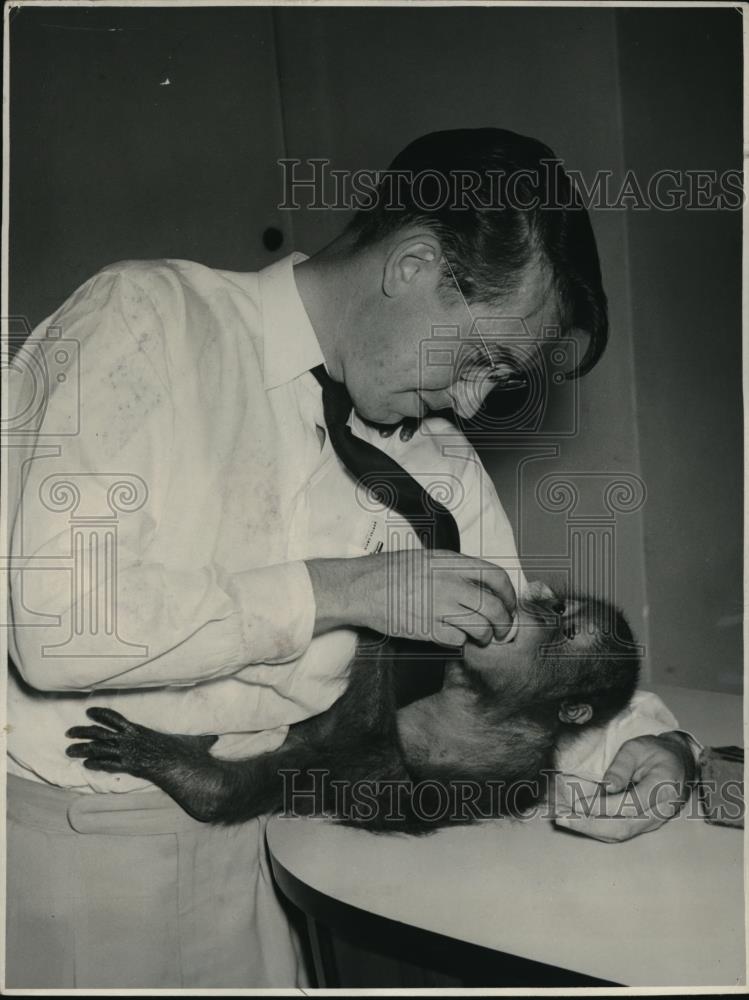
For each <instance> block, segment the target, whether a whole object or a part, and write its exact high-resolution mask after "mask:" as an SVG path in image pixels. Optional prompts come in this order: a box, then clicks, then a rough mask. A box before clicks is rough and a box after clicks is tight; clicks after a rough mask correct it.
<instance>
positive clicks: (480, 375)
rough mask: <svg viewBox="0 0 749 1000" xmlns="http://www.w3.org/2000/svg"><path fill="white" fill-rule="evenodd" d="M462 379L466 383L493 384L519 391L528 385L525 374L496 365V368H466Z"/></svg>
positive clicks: (506, 366)
mask: <svg viewBox="0 0 749 1000" xmlns="http://www.w3.org/2000/svg"><path fill="white" fill-rule="evenodd" d="M460 377H461V379H462V380H463V381H464V382H491V383H492V384H493V385H496V386H500V387H501V388H503V389H519V388H522V387H523V386H527V385H528V379H527V377H526V375H525V373H524V372H519V371H517V369H515V368H511V367H510V366H509V365H502V364H500V365H495V366H494V368H487V367H486V366H485V365H484V366H478V365H477V366H475V367H466V368H465V369H464V370H463V371H462V372H461V373H460Z"/></svg>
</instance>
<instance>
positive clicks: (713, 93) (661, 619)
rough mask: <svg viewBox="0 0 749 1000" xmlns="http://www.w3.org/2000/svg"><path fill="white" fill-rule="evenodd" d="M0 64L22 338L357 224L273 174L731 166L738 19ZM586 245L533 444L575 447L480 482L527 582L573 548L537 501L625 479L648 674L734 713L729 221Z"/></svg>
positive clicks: (514, 456) (647, 20) (408, 13)
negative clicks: (423, 167)
mask: <svg viewBox="0 0 749 1000" xmlns="http://www.w3.org/2000/svg"><path fill="white" fill-rule="evenodd" d="M11 45H12V77H11V87H12V101H13V104H12V136H11V138H12V157H11V170H12V173H11V184H12V188H11V191H12V202H11V220H10V221H11V234H10V235H11V288H10V291H11V301H12V309H13V312H14V313H17V314H23V315H26V316H28V317H29V319H30V320H31V322H32V323H36V322H38V321H40V320H41V319H42V318H43V317H44V316H45V315H47V314H48V313H50V312H51V311H52V310H53V309H54V308H55V307H56V306H57V305H58V304H59V303H60V302H61V301H62V300H63V299H64V298H65V297H66V296H67V295H68V294H69V293H70V292H72V291H73V289H74V288H75V287H77V285H79V284H80V283H81V282H82V281H83V280H85V279H86V278H87V277H88V276H89V275H90V274H92V273H93V272H95V271H96V270H97V269H98V268H99V267H101V266H103V265H104V264H106V263H109V262H111V261H113V260H118V259H123V258H128V257H139V258H148V257H160V256H163V257H189V258H192V259H197V260H200V261H201V262H203V263H206V264H208V265H211V266H216V267H225V268H233V269H238V270H248V269H254V268H257V267H260V266H263V264H264V263H267V262H269V261H270V260H271V259H274V258H275V257H277V256H279V255H280V254H284V253H286V252H288V251H289V250H290V249H291V248H292V246H294V247H296V248H299V249H302V250H305V251H306V252H308V253H309V252H313V251H314V250H315V249H317V248H318V247H319V246H321V245H322V244H323V243H325V242H326V241H327V240H328V239H329V238H331V237H332V236H334V235H335V234H336V232H337V231H338V229H339V227H340V225H341V224H342V223H343V222H344V221H345V218H346V216H345V215H339V214H334V213H327V214H326V213H321V212H314V211H300V212H294V213H290V212H282V211H279V210H278V208H277V205H278V203H279V201H280V200H281V198H282V195H283V192H282V190H281V180H282V175H281V172H280V170H279V168H278V167H277V166H276V160H277V159H278V158H279V157H281V156H284V155H286V156H298V157H302V158H304V157H310V156H322V157H326V158H329V159H330V160H331V161H332V165H333V166H334V167H336V168H338V169H347V168H358V167H370V168H382V167H385V166H387V163H388V162H389V160H390V159H391V158H392V156H393V155H394V154H395V153H396V152H397V151H398V150H399V149H400V148H401V147H402V146H403V145H404V144H405V143H406V142H408V141H409V140H410V139H412V138H414V137H415V136H417V135H419V134H421V133H423V132H426V131H429V130H432V129H437V128H449V127H465V126H471V125H498V126H502V127H506V128H511V129H515V130H516V131H521V132H525V133H526V134H530V135H535V136H537V137H538V138H541V139H543V140H544V141H545V142H547V143H548V144H549V145H551V146H552V148H553V149H554V150H555V152H556V153H557V154H558V155H559V156H561V157H562V158H564V160H565V162H566V163H568V164H569V165H570V166H574V167H575V168H577V169H579V170H581V171H582V172H583V174H584V175H585V176H586V177H589V176H590V177H592V175H593V174H594V173H595V172H596V171H597V170H603V169H609V170H612V171H613V172H614V174H615V176H617V177H621V176H622V175H623V172H624V170H625V169H626V168H628V167H633V168H634V169H636V170H637V172H638V173H639V172H641V171H642V172H645V173H649V172H652V171H653V170H654V169H660V168H662V167H672V168H681V169H685V168H700V169H705V168H710V167H715V168H716V169H725V168H728V167H734V168H736V167H739V166H740V165H741V23H740V17H739V15H738V14H737V13H736V12H735V11H732V10H715V9H713V10H694V11H690V10H684V9H677V8H673V9H670V10H664V11H661V12H650V11H628V10H620V11H615V10H613V9H580V8H578V9H566V10H565V9H558V8H557V9H553V8H524V9H520V8H516V9H511V8H503V9H484V8H471V9H469V8H462V9H439V8H429V9H420V10H414V9H392V8H391V9H382V8H381V9H358V10H355V9H340V8H339V9H335V10H332V9H320V10H314V9H291V8H286V9H275V10H273V11H271V10H269V9H262V8H261V9H257V8H256V9H250V8H244V9H236V8H235V9H223V10H215V9H214V10H210V9H198V10H196V9H194V8H193V9H182V10H176V9H172V10H169V9H166V10H165V9H155V8H151V9H148V8H139V9H132V8H130V9H120V10H117V9H108V10H106V9H98V10H96V9H78V10H74V9H61V8H36V9H30V8H26V9H24V10H22V11H20V12H19V13H17V14H16V16H15V18H14V20H13V22H12V25H11ZM167 79H168V80H169V83H168V84H166V83H165V81H166V80H167ZM270 225H273V226H277V227H278V228H280V229H281V230H282V231H283V232H284V234H285V236H286V242H285V244H284V246H283V247H282V248H281V249H280V250H278V251H277V252H275V253H269V252H268V251H266V250H265V249H264V247H263V244H262V233H263V231H264V230H265V228H266V227H267V226H270ZM593 225H594V228H595V230H596V234H597V237H598V241H599V249H600V253H601V258H602V265H603V269H604V276H605V280H606V286H607V291H608V294H609V299H610V309H611V321H612V338H611V345H610V348H609V350H608V351H607V354H606V356H605V357H604V359H603V361H602V362H601V363H600V365H599V366H598V367H597V368H596V370H595V371H594V372H593V373H592V374H591V375H590V376H588V377H587V378H586V379H585V380H584V381H583V382H582V383H580V384H579V386H577V387H575V389H574V390H568V392H567V395H566V397H563V396H561V395H560V396H558V397H557V398H555V399H554V401H553V404H552V407H551V410H550V413H549V415H548V417H547V422H546V425H545V426H546V427H547V429H550V430H553V429H554V426H555V421H557V419H561V416H563V415H564V414H565V413H566V412H567V409H566V408H567V407H568V405H569V401H570V400H569V393H570V391H572V392H574V393H578V392H579V405H580V423H579V429H578V433H577V435H576V436H575V437H573V438H571V439H565V440H564V441H562V442H561V444H560V445H559V446H558V448H559V451H558V454H553V450H552V452H550V453H547V454H546V455H545V456H543V455H541V454H540V453H538V452H537V451H536V450H534V442H526V443H524V444H521V445H520V446H519V447H518V448H509V447H501V448H500V447H494V448H492V449H490V450H487V451H485V452H484V458H485V461H486V464H487V466H488V468H489V469H490V471H491V473H492V476H493V477H494V479H495V482H496V483H497V487H498V489H499V492H500V496H501V497H502V499H503V502H504V503H505V505H506V507H507V509H508V512H509V513H510V515H511V517H512V518H513V520H514V522H515V524H516V526H517V527H518V529H519V545H520V548H521V555H523V556H524V557H526V559H527V560H528V563H529V567H530V568H531V569H532V570H533V572H531V574H530V575H535V574H536V572H537V573H538V575H543V570H544V566H545V565H546V564H548V565H552V564H556V563H557V562H558V561H559V557H560V554H562V555H563V554H564V550H565V546H566V526H565V517H564V516H563V515H554V514H550V513H548V512H547V511H543V510H541V509H540V508H539V505H538V503H537V501H536V499H535V489H536V486H537V484H538V482H539V480H540V479H541V478H542V477H543V476H544V475H546V474H548V473H549V472H555V471H556V472H565V473H571V474H573V475H578V476H579V473H582V472H595V473H598V472H609V473H618V472H625V473H632V474H634V475H638V476H641V477H642V479H643V480H644V482H645V484H646V486H647V490H648V499H647V503H646V505H645V507H644V508H643V510H641V511H637V512H635V513H632V514H628V515H623V516H621V517H620V518H619V519H618V520H617V536H616V537H617V548H616V563H615V568H616V574H615V576H616V598H617V600H618V601H619V602H620V603H621V604H622V605H623V606H624V608H625V610H626V611H627V613H628V615H629V617H630V619H631V620H632V623H633V626H634V627H635V629H636V631H637V633H638V636H639V637H640V639H641V641H643V642H644V643H645V645H646V648H647V651H648V659H647V663H646V674H647V673H650V674H651V675H652V677H653V678H655V679H656V680H661V681H668V682H671V683H684V684H689V685H692V686H697V687H705V688H715V689H721V690H738V689H739V685H740V679H741V646H740V628H739V624H738V622H739V615H740V611H741V600H740V595H741V556H740V552H741V519H740V501H741V475H740V469H741V420H740V418H741V405H740V398H741V397H740V392H741V384H740V346H739V345H740V330H741V314H740V233H741V219H740V213H727V212H724V213H717V212H711V213H695V212H682V213H675V214H673V215H670V214H665V213H661V212H648V213H634V212H631V211H628V212H621V211H618V212H616V211H614V212H611V211H610V212H605V211H597V212H594V213H593ZM718 331H719V334H718ZM560 415H561V416H560ZM548 440H549V439H547V443H548ZM534 455H535V456H536V457H535V458H533V456H534ZM531 458H532V459H533V460H531V461H529V459H531ZM578 481H582V480H578Z"/></svg>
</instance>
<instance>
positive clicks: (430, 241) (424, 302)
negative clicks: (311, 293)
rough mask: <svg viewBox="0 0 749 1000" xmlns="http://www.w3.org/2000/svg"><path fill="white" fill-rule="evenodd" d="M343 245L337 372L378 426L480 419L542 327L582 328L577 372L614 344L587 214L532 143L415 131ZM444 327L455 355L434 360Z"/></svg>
mask: <svg viewBox="0 0 749 1000" xmlns="http://www.w3.org/2000/svg"><path fill="white" fill-rule="evenodd" d="M334 246H336V249H335V251H334V252H333V257H332V259H333V260H334V261H335V260H336V259H337V260H338V261H339V262H340V260H345V261H346V263H347V267H348V272H347V283H346V292H345V294H346V298H345V302H341V301H338V302H337V303H336V310H337V317H338V319H337V323H338V328H337V330H336V331H334V334H332V335H330V336H329V337H328V345H329V346H331V345H332V348H333V351H332V353H334V354H335V356H336V357H335V363H334V364H333V365H332V368H331V373H332V374H333V376H334V377H338V378H342V379H343V380H344V381H345V383H346V386H347V387H348V389H349V392H350V394H351V396H352V398H353V400H354V403H355V405H356V407H357V409H358V410H359V412H360V414H361V415H362V416H363V417H365V418H366V419H369V420H372V421H374V422H381V423H397V422H400V421H401V420H402V419H403V418H404V417H420V416H423V415H424V414H425V412H428V411H434V410H442V409H447V408H450V409H454V410H456V411H457V412H458V414H459V415H461V416H465V417H468V416H471V415H472V413H473V412H475V410H476V409H478V407H479V406H480V405H481V403H482V402H483V400H484V398H485V397H486V395H488V393H489V392H490V391H491V389H492V388H494V387H495V385H502V384H503V381H506V380H507V379H508V378H509V379H510V380H511V381H512V380H515V381H517V379H519V378H521V377H522V373H523V369H524V368H527V367H528V365H529V364H530V363H532V359H533V357H534V355H535V351H536V349H537V344H538V343H539V342H540V341H541V339H542V335H543V330H544V328H548V327H552V326H553V327H558V328H559V329H560V330H561V332H562V333H563V334H567V333H572V332H573V331H581V332H584V333H585V334H587V336H588V344H587V350H586V353H585V355H584V357H583V359H582V362H581V364H580V365H579V366H578V369H577V371H576V372H575V373H574V374H575V375H579V374H583V373H584V372H585V371H588V370H589V369H590V368H591V367H592V366H593V365H594V364H595V362H596V361H597V360H598V358H599V357H600V355H601V353H602V351H603V349H604V347H605V344H606V338H607V330H608V325H607V313H606V298H605V295H604V292H603V288H602V283H601V273H600V266H599V262H598V254H597V251H596V245H595V239H594V236H593V232H592V229H591V226H590V221H589V219H588V215H587V212H586V211H585V209H584V208H583V207H582V206H581V205H580V203H579V201H578V199H577V198H576V196H575V194H574V192H573V191H572V188H571V184H570V182H569V179H568V178H567V176H566V174H565V173H564V171H563V170H562V168H561V165H560V164H559V163H558V161H556V160H555V158H554V154H553V152H552V151H551V150H550V149H549V148H548V147H547V146H544V145H543V144H542V143H540V142H538V141H536V140H535V139H530V138H527V137H525V136H521V135H517V134H516V133H513V132H508V131H505V130H502V129H488V128H487V129H460V130H454V131H447V132H435V133H432V134H430V135H427V136H424V137H422V138H420V139H417V140H416V141H415V142H413V143H411V144H410V145H409V146H407V147H406V149H404V150H403V152H401V153H400V154H399V155H398V156H397V157H396V158H395V160H394V161H393V163H392V164H391V166H390V168H389V170H388V171H387V172H386V173H385V174H384V176H383V178H382V180H381V183H380V186H379V188H378V191H377V197H376V199H375V204H374V205H372V206H367V207H363V208H362V209H361V210H360V211H359V212H358V213H357V214H356V216H355V217H354V219H353V221H352V222H351V224H350V225H349V227H348V229H347V231H346V233H345V234H344V236H343V237H342V241H338V244H337V245H334ZM338 298H339V299H340V294H339V296H338ZM513 320H514V321H516V322H514V323H513V322H511V321H513ZM474 321H475V323H474ZM517 321H523V322H524V324H525V326H524V327H522V324H521V326H520V327H519V326H518V323H517ZM449 328H452V329H453V330H454V336H453V337H452V341H453V345H455V344H457V345H458V350H453V355H454V363H453V364H447V365H446V364H445V363H444V354H445V351H444V348H445V347H446V346H448V347H449V345H446V343H445V341H444V340H443V339H442V338H441V337H440V341H439V342H437V343H436V345H435V346H437V347H440V349H441V354H442V360H441V361H438V362H435V361H432V362H431V363H430V360H429V356H430V353H431V354H432V355H433V356H434V355H435V354H436V353H438V352H435V351H431V352H430V351H429V350H426V349H425V348H426V347H427V345H428V344H429V343H430V338H432V337H433V335H434V334H435V333H436V332H438V331H439V332H441V333H444V331H445V330H446V329H449ZM324 347H325V345H324ZM326 359H327V360H329V359H328V358H327V354H326Z"/></svg>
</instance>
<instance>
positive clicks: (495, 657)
mask: <svg viewBox="0 0 749 1000" xmlns="http://www.w3.org/2000/svg"><path fill="white" fill-rule="evenodd" d="M517 621H518V629H517V634H516V636H515V638H514V639H513V640H512V642H497V641H496V640H492V641H491V642H490V643H489V644H488V645H486V646H479V645H477V644H476V643H473V642H469V643H466V645H465V647H464V650H463V664H464V665H465V667H466V668H467V669H468V670H469V671H471V672H476V673H479V674H481V675H482V676H484V679H485V680H487V681H489V682H490V683H491V684H492V687H494V686H497V685H498V684H501V682H502V680H503V679H504V681H506V682H508V683H509V682H511V681H512V679H513V678H517V679H518V680H521V679H523V678H525V679H527V678H528V676H529V672H530V671H532V670H533V669H534V667H536V666H537V665H538V663H539V661H540V660H541V657H542V655H543V654H544V653H545V652H547V651H551V650H553V649H555V648H558V647H560V646H561V645H562V644H567V643H574V642H575V641H576V640H577V641H578V642H579V641H580V638H582V637H583V635H584V634H585V631H586V629H585V627H584V622H583V621H582V618H581V606H580V604H579V602H577V601H569V602H565V601H564V600H562V599H557V598H554V597H551V598H546V599H544V600H543V601H537V600H533V601H527V602H523V601H521V602H520V603H519V605H518V611H517ZM578 637H580V638H578Z"/></svg>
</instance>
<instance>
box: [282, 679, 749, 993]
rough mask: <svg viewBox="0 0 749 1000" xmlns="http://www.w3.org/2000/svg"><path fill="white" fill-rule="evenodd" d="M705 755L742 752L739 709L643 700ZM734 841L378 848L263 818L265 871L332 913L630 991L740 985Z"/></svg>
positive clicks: (495, 832) (484, 840) (731, 702)
mask: <svg viewBox="0 0 749 1000" xmlns="http://www.w3.org/2000/svg"><path fill="white" fill-rule="evenodd" d="M656 690H657V692H658V694H660V695H661V697H662V698H663V700H664V701H665V702H666V704H667V705H668V706H669V707H670V708H671V709H672V711H673V712H674V714H675V715H676V716H677V718H678V719H679V722H680V724H681V725H682V726H683V727H684V728H685V729H689V730H691V731H692V732H694V733H695V735H696V736H698V737H699V738H700V739H701V740H702V741H703V742H705V743H706V744H709V745H723V744H727V743H742V742H743V738H742V727H741V699H740V698H738V697H736V696H733V695H721V694H715V693H713V692H706V691H692V690H688V689H682V688H665V687H659V688H657V689H656ZM743 839H744V838H743V831H742V830H739V829H732V828H727V827H718V826H712V825H710V824H708V823H705V822H704V820H702V819H700V818H688V816H684V815H682V816H680V817H678V818H677V819H675V820H672V821H670V822H669V823H667V824H666V825H665V826H664V827H662V828H661V829H660V830H657V831H655V832H654V833H650V834H645V835H643V836H641V837H637V838H635V839H633V840H630V841H627V842H626V843H623V844H603V843H599V842H597V841H593V840H590V839H588V838H585V837H580V836H575V835H573V834H569V833H564V832H561V831H559V830H555V829H554V827H553V826H552V824H551V823H550V822H549V821H548V820H545V819H543V818H541V817H537V818H534V819H531V820H529V821H527V822H508V821H502V820H500V821H493V822H488V823H481V824H477V825H475V826H472V827H462V828H453V829H449V828H447V829H444V830H440V831H438V832H437V833H435V834H433V835H431V836H428V837H425V838H415V837H406V836H392V835H391V836H387V835H385V836H381V835H375V834H371V833H367V832H366V831H361V830H355V829H351V828H347V827H342V826H337V825H335V824H332V823H328V822H326V821H324V820H290V819H286V820H284V819H282V818H281V817H275V818H274V819H273V820H272V821H271V823H270V824H269V826H268V843H269V847H270V850H271V853H272V854H273V856H274V858H275V859H276V860H277V861H278V862H280V864H281V865H282V866H283V867H284V868H285V869H286V870H287V871H288V872H290V873H291V874H292V875H293V876H294V877H295V878H296V879H298V880H299V881H300V882H302V883H303V884H305V885H307V886H309V887H310V888H311V889H314V890H316V891H317V892H320V893H322V894H324V895H325V896H327V897H329V898H330V899H333V900H339V901H342V902H345V903H348V904H349V905H351V906H355V907H358V908H359V909H361V910H365V911H367V912H369V913H374V914H377V915H379V916H383V917H386V918H389V919H391V920H395V921H399V922H401V923H404V924H409V925H413V926H415V927H419V928H423V929H425V930H429V931H433V932H436V933H439V934H443V935H446V936H448V937H451V938H455V939H457V940H461V941H468V942H470V943H473V944H477V945H481V946H483V947H486V948H491V949H494V950H496V951H503V952H507V953H509V954H512V955H517V956H520V957H523V958H529V959H533V960H535V961H540V962H545V963H547V964H549V965H554V966H558V967H561V968H564V969H571V970H575V971H577V972H580V973H584V974H586V975H589V976H595V977H597V978H600V979H607V980H613V981H614V982H618V983H622V984H626V985H632V986H737V985H741V984H743V983H744V982H745V931H744V891H743Z"/></svg>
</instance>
